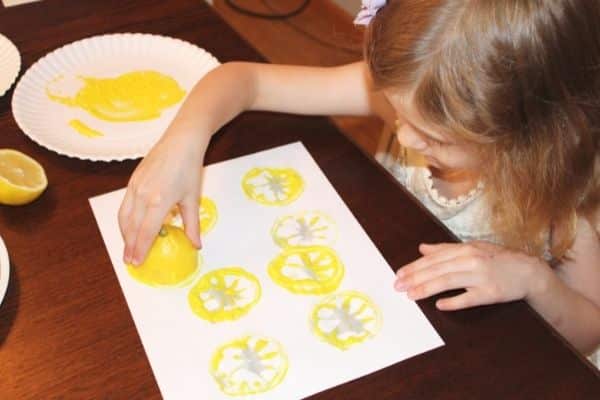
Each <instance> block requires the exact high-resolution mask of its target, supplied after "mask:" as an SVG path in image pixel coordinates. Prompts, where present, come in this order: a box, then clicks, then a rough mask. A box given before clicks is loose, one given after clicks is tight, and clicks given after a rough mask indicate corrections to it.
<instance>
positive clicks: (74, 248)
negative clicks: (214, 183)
mask: <svg viewBox="0 0 600 400" xmlns="http://www.w3.org/2000/svg"><path fill="white" fill-rule="evenodd" d="M0 32H1V33H3V34H5V35H7V36H8V37H9V38H11V39H12V40H13V41H14V42H15V43H16V45H17V46H18V47H19V49H20V51H21V54H22V56H23V63H24V68H28V67H29V66H30V65H31V64H32V63H33V62H35V61H36V60H37V59H38V58H40V57H41V56H43V55H44V54H46V53H47V52H49V51H51V50H53V49H55V48H57V47H59V46H61V45H63V44H66V43H69V42H71V41H74V40H77V39H81V38H84V37H87V36H91V35H96V34H102V33H110V32H149V33H157V34H163V35H169V36H173V37H178V38H181V39H184V40H188V41H190V42H192V43H196V44H197V45H199V46H201V47H204V48H206V49H207V50H208V51H210V52H211V53H213V54H215V55H216V56H217V57H218V58H219V59H220V60H221V61H223V62H225V61H229V60H234V59H235V60H255V61H256V60H261V57H260V56H259V55H258V54H257V53H256V52H255V51H254V50H253V49H251V48H250V47H249V46H248V45H247V44H246V43H245V42H244V41H243V40H242V39H240V37H239V36H237V35H236V34H235V33H234V32H233V31H232V30H231V29H230V28H229V27H228V26H227V25H226V24H225V23H224V22H223V21H222V20H220V19H219V18H218V17H217V16H216V15H215V14H214V12H213V11H212V10H211V9H210V8H209V7H208V6H207V5H206V4H205V3H204V2H203V1H201V0H169V1H164V0H118V1H117V0H112V1H109V0H95V1H91V0H86V1H79V0H73V1H66V0H56V1H51V0H46V1H43V2H40V3H32V4H28V5H24V6H19V7H15V8H9V9H0ZM11 95H12V91H11V92H9V93H8V94H7V95H5V96H4V97H2V98H0V135H1V136H0V137H1V139H0V143H1V146H0V147H9V148H15V149H18V150H21V151H23V152H25V153H27V154H29V155H31V156H32V157H34V158H35V159H37V160H38V161H39V162H40V163H41V164H43V166H44V168H45V169H46V172H47V175H48V178H49V181H50V185H49V187H48V190H47V191H46V193H45V194H44V195H43V196H42V197H41V198H40V199H39V200H38V201H36V202H34V203H32V204H30V205H28V206H25V207H18V208H12V207H5V206H4V207H0V234H1V235H2V237H3V238H4V240H5V242H6V245H7V247H8V250H9V254H10V257H11V274H12V276H11V281H10V285H9V289H8V293H7V296H6V298H5V299H4V302H3V304H2V307H1V308H0V399H2V400H13V399H14V400H17V399H19V400H20V399H155V398H160V393H159V391H158V387H157V385H156V382H155V381H154V378H153V375H152V370H151V368H150V365H149V363H148V361H147V359H146V356H145V354H144V351H143V348H142V346H141V343H140V340H139V337H138V334H137V332H136V329H135V327H134V325H133V322H132V319H131V316H130V314H129V311H128V308H127V305H126V303H125V300H124V297H123V294H122V292H121V289H120V287H119V285H118V283H117V279H116V277H115V275H114V272H113V270H112V266H111V264H110V261H109V259H108V254H107V252H106V250H105V248H104V244H103V242H102V239H101V237H100V233H99V231H98V228H97V226H96V223H95V221H94V218H93V216H92V211H91V208H90V206H89V205H88V201H87V199H88V198H89V197H92V196H95V195H98V194H101V193H105V192H108V191H111V190H114V189H117V188H120V187H123V186H125V185H126V183H127V180H128V177H129V175H130V174H131V172H132V170H133V168H134V167H135V165H136V164H137V162H122V163H92V162H86V161H80V160H75V159H69V158H67V157H64V156H60V155H57V154H55V153H53V152H50V151H47V150H45V149H43V148H41V147H39V146H37V145H35V144H34V143H33V142H32V141H30V140H29V139H28V138H27V137H26V136H25V135H23V134H22V133H21V132H20V130H19V129H18V127H17V126H16V124H15V122H14V120H13V117H12V114H11V109H10V98H11ZM297 140H301V141H302V142H303V143H304V145H305V146H306V147H307V148H308V150H309V151H310V152H311V153H312V155H313V157H314V158H315V159H316V161H317V162H318V164H319V166H320V167H321V168H322V170H323V171H324V173H325V174H326V175H327V177H328V178H329V180H330V181H331V183H332V184H333V186H334V187H335V189H336V190H337V191H338V192H339V193H340V194H341V196H342V197H343V199H344V200H345V201H346V203H347V204H348V206H349V207H350V209H351V210H352V211H353V212H354V214H355V215H356V217H357V218H358V220H359V222H360V223H361V225H362V226H363V227H364V229H365V230H366V232H367V233H368V234H369V236H370V237H371V238H372V240H373V241H374V242H375V244H376V245H377V246H378V248H379V249H380V251H381V252H382V253H383V255H384V257H385V258H386V259H387V261H388V262H389V263H390V265H392V266H394V268H397V267H398V266H401V265H403V264H404V263H406V262H408V261H410V260H412V259H414V258H415V257H416V256H417V244H418V243H419V242H421V241H447V240H451V236H450V235H449V234H448V233H447V232H446V231H445V230H444V229H443V228H442V227H441V226H440V225H439V224H438V223H436V222H435V221H434V220H433V219H432V218H431V217H430V216H429V215H428V214H427V213H426V212H425V211H423V209H421V208H420V207H419V206H418V205H417V204H416V203H415V202H414V201H413V200H412V199H411V198H410V196H408V195H407V194H406V193H405V192H404V191H403V190H402V189H401V188H400V186H398V185H397V184H396V182H395V181H394V179H393V178H392V177H391V176H390V175H389V174H387V173H386V172H385V171H384V170H383V169H382V168H381V167H379V166H378V165H377V164H376V163H375V162H373V161H372V160H371V159H370V158H369V157H367V156H365V155H364V154H363V153H362V152H361V151H360V150H359V149H358V148H357V147H356V146H355V145H353V144H352V143H351V142H350V141H349V140H348V139H346V138H345V137H344V136H342V135H341V134H340V133H339V132H338V131H337V130H336V129H335V128H334V127H333V126H332V125H331V124H330V123H329V121H328V120H327V119H325V118H306V117H294V116H288V115H273V114H258V113H257V114H247V115H244V116H242V117H241V118H238V119H237V120H235V121H234V122H232V123H231V124H230V125H229V126H227V127H225V128H224V129H223V132H221V133H220V134H218V135H216V136H215V138H214V141H213V144H212V146H211V148H210V150H209V152H208V154H207V158H206V162H207V163H209V164H210V163H213V162H216V161H221V160H225V159H229V158H232V157H236V156H240V155H244V154H248V153H252V152H255V151H258V150H263V149H266V148H270V147H274V146H278V145H281V144H285V143H289V142H292V141H297ZM389 284H391V282H382V285H389ZM433 304H434V302H433V300H426V301H422V302H420V303H419V305H420V306H421V308H422V310H423V311H424V312H425V314H426V315H427V317H428V318H429V320H430V321H431V322H432V323H433V325H434V326H435V327H436V329H437V330H438V331H439V332H440V334H441V336H442V337H443V339H444V341H445V342H446V346H444V347H442V348H439V349H437V350H434V351H431V352H428V353H426V354H423V355H420V356H417V357H414V358H412V359H410V360H407V361H405V362H401V363H399V364H397V365H394V366H392V367H390V368H387V369H384V370H382V371H379V372H376V373H374V374H371V375H369V376H366V377H364V378H361V379H358V380H356V381H353V382H351V383H348V384H345V385H343V386H340V387H337V388H334V389H331V390H328V391H326V392H323V393H320V394H318V395H315V396H314V397H313V398H315V399H361V400H362V399H399V398H401V399H461V400H463V399H484V398H485V399H488V398H489V399H600V378H599V375H598V373H597V372H596V371H595V370H594V369H593V368H592V367H591V365H589V364H586V362H585V361H584V360H583V359H582V358H581V357H580V356H578V355H577V354H576V353H575V352H574V351H573V350H571V348H569V346H568V345H566V344H565V342H564V341H563V340H562V339H561V338H560V337H558V335H557V334H556V333H555V332H553V331H552V330H551V329H549V328H548V326H546V324H545V323H544V322H543V321H541V320H540V318H539V317H537V316H536V314H535V313H534V312H532V310H531V309H529V308H528V306H527V305H526V304H525V303H523V302H516V303H512V304H506V305H496V306H490V307H481V308H477V309H473V310H468V311H462V312H455V313H442V312H439V311H436V309H435V307H434V305H433ZM284 400H285V399H284Z"/></svg>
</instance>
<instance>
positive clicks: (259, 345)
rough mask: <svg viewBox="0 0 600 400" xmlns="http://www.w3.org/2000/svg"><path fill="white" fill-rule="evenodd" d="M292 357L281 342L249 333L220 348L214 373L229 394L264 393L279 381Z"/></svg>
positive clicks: (212, 366) (223, 389) (215, 356)
mask: <svg viewBox="0 0 600 400" xmlns="http://www.w3.org/2000/svg"><path fill="white" fill-rule="evenodd" d="M287 370H288V359H287V356H286V355H285V353H284V351H283V347H282V346H281V344H279V342H277V341H275V340H273V339H270V338H266V337H262V336H245V337H242V338H239V339H236V340H233V341H231V342H229V343H227V344H225V345H223V346H221V347H219V348H218V349H217V351H216V352H215V353H214V354H213V356H212V359H211V361H210V373H211V375H212V376H213V377H214V378H215V380H216V381H217V383H218V385H219V387H220V389H221V391H223V393H225V394H227V395H229V396H248V395H252V394H257V393H263V392H266V391H268V390H271V389H273V388H274V387H276V386H277V385H279V384H280V383H281V382H282V381H283V378H285V375H286V373H287Z"/></svg>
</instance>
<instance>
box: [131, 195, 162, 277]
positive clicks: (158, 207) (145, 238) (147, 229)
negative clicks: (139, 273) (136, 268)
mask: <svg viewBox="0 0 600 400" xmlns="http://www.w3.org/2000/svg"><path fill="white" fill-rule="evenodd" d="M168 211H169V209H168V207H165V206H164V205H162V204H160V203H155V204H151V205H150V207H148V209H147V211H146V213H145V215H144V218H143V220H142V221H141V222H140V224H139V225H138V226H139V229H138V230H137V231H136V233H137V235H136V238H135V244H134V246H133V249H132V253H131V254H132V257H131V263H132V264H134V265H140V264H141V263H142V262H144V260H145V259H146V255H147V254H148V250H150V246H152V243H154V239H156V235H158V232H159V231H160V228H161V227H162V224H163V221H164V219H165V216H166V215H167V212H168Z"/></svg>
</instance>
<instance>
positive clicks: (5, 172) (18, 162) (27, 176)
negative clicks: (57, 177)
mask: <svg viewBox="0 0 600 400" xmlns="http://www.w3.org/2000/svg"><path fill="white" fill-rule="evenodd" d="M47 186H48V179H47V178H46V173H45V172H44V168H42V166H41V165H40V164H39V163H38V162H37V161H35V160H34V159H33V158H31V157H29V156H27V155H25V154H23V153H21V152H20V151H17V150H11V149H0V203H2V204H8V205H13V206H16V205H23V204H27V203H31V202H32V201H34V200H35V199H37V198H38V197H39V196H40V195H41V194H42V192H43V191H44V190H45V189H46V187H47Z"/></svg>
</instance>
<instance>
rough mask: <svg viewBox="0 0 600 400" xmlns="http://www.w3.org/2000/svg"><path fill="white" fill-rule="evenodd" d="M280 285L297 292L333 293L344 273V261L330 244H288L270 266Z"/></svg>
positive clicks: (274, 278)
mask: <svg viewBox="0 0 600 400" xmlns="http://www.w3.org/2000/svg"><path fill="white" fill-rule="evenodd" d="M268 272H269V276H270V277H271V279H273V281H274V282H275V283H276V284H278V285H279V286H281V287H283V288H285V289H287V290H289V291H290V292H292V293H295V294H315V295H322V294H329V293H331V292H333V291H335V290H336V289H337V288H338V286H339V285H340V283H341V282H342V278H343V277H344V272H345V269H344V265H343V264H342V262H341V260H340V259H339V257H338V256H337V254H336V253H335V251H333V249H330V248H329V247H325V246H309V247H288V248H286V249H284V250H283V252H281V253H280V254H279V255H278V256H277V257H275V259H273V260H272V261H271V263H270V264H269V267H268Z"/></svg>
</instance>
